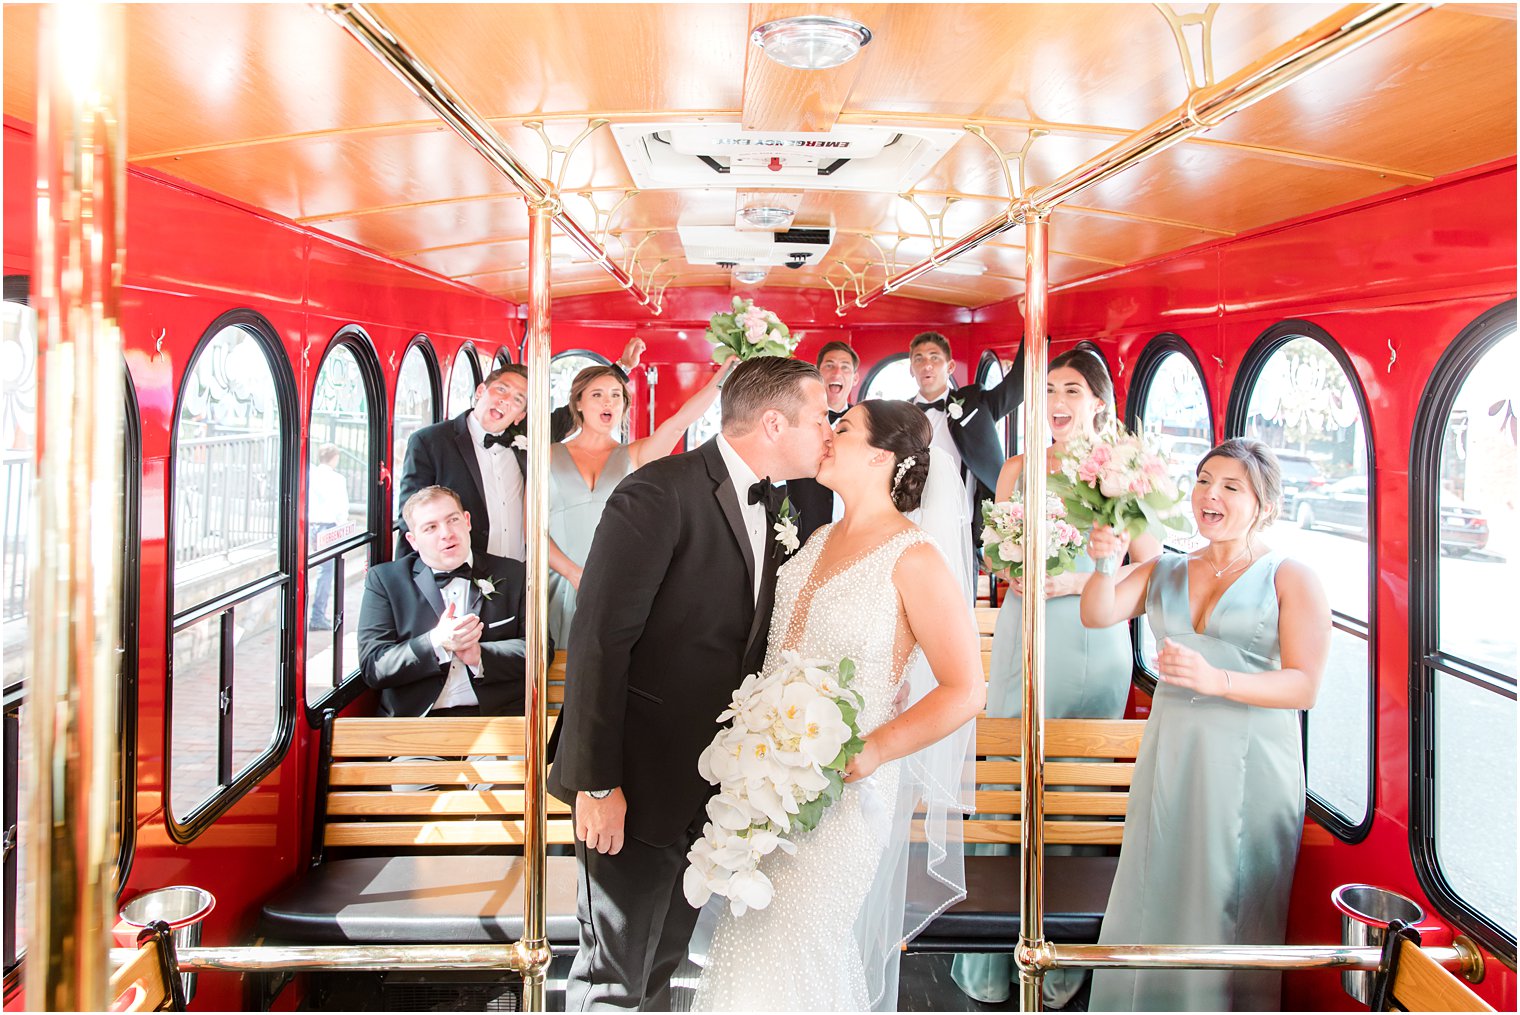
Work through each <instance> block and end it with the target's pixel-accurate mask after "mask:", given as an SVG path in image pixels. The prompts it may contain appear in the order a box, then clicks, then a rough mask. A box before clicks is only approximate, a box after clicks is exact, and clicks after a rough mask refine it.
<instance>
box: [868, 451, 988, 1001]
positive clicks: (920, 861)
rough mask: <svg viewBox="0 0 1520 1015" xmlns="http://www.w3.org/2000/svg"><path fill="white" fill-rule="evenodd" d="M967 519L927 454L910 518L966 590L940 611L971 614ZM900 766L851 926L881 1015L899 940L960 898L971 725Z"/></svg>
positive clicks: (919, 663) (893, 989)
mask: <svg viewBox="0 0 1520 1015" xmlns="http://www.w3.org/2000/svg"><path fill="white" fill-rule="evenodd" d="M968 514H969V507H968V505H967V496H966V488H965V487H964V486H963V485H962V484H961V479H960V476H959V474H958V471H957V469H956V467H955V464H954V463H953V462H952V461H951V459H950V457H949V455H948V454H946V453H945V452H944V451H941V450H939V449H937V448H936V449H934V450H932V451H931V452H930V455H929V475H928V479H927V481H926V482H925V484H924V491H923V496H922V499H921V503H920V506H919V508H918V510H917V511H915V512H912V513H911V514H909V516H908V517H909V518H911V519H912V520H913V521H915V522H917V523H918V525H919V527H920V528H922V529H923V530H924V531H925V532H927V533H928V534H929V535H930V536H931V537H933V539H934V541H935V543H936V544H937V545H938V547H939V549H940V551H941V552H942V553H943V554H944V556H945V559H946V563H947V564H949V566H950V570H951V573H952V574H953V575H954V576H955V579H956V582H957V584H958V585H959V587H960V588H961V589H963V590H964V593H965V598H964V600H963V601H961V602H948V603H944V604H943V607H942V608H943V609H944V610H946V611H949V610H970V609H971V606H972V603H973V601H974V600H973V595H974V588H975V586H974V585H973V581H974V578H975V575H976V571H975V568H974V566H973V564H972V557H971V543H970V535H971V530H970V524H971V523H970V519H969V517H968ZM914 659H915V661H914V663H913V665H912V667H911V668H910V670H909V672H908V676H907V680H908V681H909V691H908V699H907V702H906V704H905V705H904V708H905V709H906V708H908V707H911V706H912V705H913V704H915V703H916V702H918V700H919V699H921V698H922V697H923V696H924V695H926V694H928V693H929V691H931V690H932V689H933V688H934V687H935V686H936V683H937V682H936V680H935V678H934V674H933V672H932V671H931V670H930V669H929V665H928V663H927V662H926V661H925V660H924V658H923V655H922V654H921V653H915V656H914ZM903 765H904V768H903V777H902V780H901V782H900V784H899V790H898V799H897V809H896V811H895V813H896V815H897V820H896V821H895V822H894V833H893V836H892V839H891V841H890V842H889V843H888V844H887V847H886V853H885V855H884V856H883V857H882V863H881V866H880V868H879V869H878V871H877V875H876V881H875V883H874V884H873V885H872V887H871V891H870V894H869V895H868V896H867V898H866V903H865V905H864V907H862V911H861V914H860V918H859V920H858V921H857V922H856V925H855V933H856V937H857V940H858V941H859V942H860V946H861V954H862V955H863V956H864V958H865V972H866V986H867V990H868V993H869V995H870V997H871V1006H872V1008H873V1009H876V1010H880V1011H893V1010H895V1009H896V1008H897V968H898V961H899V959H900V957H901V955H902V945H903V942H905V941H908V940H911V939H912V938H913V937H915V936H916V935H917V934H918V933H919V932H920V931H922V930H923V929H924V928H925V927H927V926H928V925H929V923H930V921H932V920H933V919H934V918H935V917H936V916H938V915H939V914H940V913H942V912H944V911H945V910H946V909H948V908H949V907H951V906H953V905H955V903H957V902H959V901H960V900H961V899H963V898H965V897H966V863H965V848H964V839H963V838H962V834H961V820H962V818H963V817H964V815H966V814H970V813H971V812H972V811H973V810H974V809H975V803H976V797H975V793H976V724H975V722H974V721H973V722H967V723H966V725H964V726H962V727H961V728H960V729H958V730H956V731H955V732H954V733H952V734H950V735H949V736H948V737H945V738H944V739H943V740H940V741H939V742H938V743H935V744H931V745H930V746H928V747H926V748H924V749H923V750H921V751H919V752H918V753H916V754H913V755H910V756H909V757H907V758H906V759H904V761H903Z"/></svg>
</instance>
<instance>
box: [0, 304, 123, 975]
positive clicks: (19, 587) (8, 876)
mask: <svg viewBox="0 0 1520 1015" xmlns="http://www.w3.org/2000/svg"><path fill="white" fill-rule="evenodd" d="M28 289H29V280H28V279H27V278H26V276H6V278H5V300H4V304H3V311H4V313H3V318H0V325H3V331H0V345H3V349H4V356H3V369H4V374H3V380H4V384H3V385H0V392H3V394H0V421H3V431H4V435H5V436H4V446H3V449H0V454H3V467H0V526H3V528H0V549H3V553H4V558H5V559H4V575H5V586H4V616H3V622H0V623H3V635H4V644H5V651H4V659H5V668H4V704H5V708H4V745H5V746H4V814H3V820H4V837H5V843H6V846H5V851H4V852H5V858H4V969H5V977H6V983H7V989H9V987H10V985H11V980H12V977H13V975H16V974H19V971H20V959H21V957H22V947H21V940H22V938H23V937H24V936H25V927H24V924H23V920H24V918H25V914H26V906H27V896H28V893H29V892H30V891H31V890H32V882H31V880H30V879H29V878H28V877H27V872H26V871H25V869H24V855H25V852H26V848H25V826H24V825H23V824H22V823H21V821H20V813H21V809H22V807H23V806H25V802H26V799H27V796H28V791H27V788H26V785H25V784H26V783H27V782H28V781H29V780H28V778H27V773H26V772H25V771H23V770H22V768H21V750H20V747H21V737H22V725H21V724H22V722H23V713H24V712H25V711H26V684H27V676H28V674H27V669H26V664H27V659H28V656H27V653H26V652H25V651H24V645H25V639H26V637H27V633H28V632H27V625H28V623H29V609H28V607H29V603H30V590H29V587H28V585H29V582H30V580H31V561H30V554H31V548H32V547H33V546H35V545H36V542H35V539H34V533H33V532H32V531H31V525H32V521H33V519H32V496H33V487H34V478H35V461H36V409H37V383H38V379H39V378H38V358H37V315H36V312H35V311H34V310H33V309H32V308H31V306H30V305H29V295H28ZM122 374H123V378H124V380H125V383H124V385H123V392H124V394H123V398H124V409H125V422H126V426H125V430H124V434H123V437H124V440H123V449H122V450H123V455H122V475H121V484H120V489H121V495H122V499H121V503H120V509H121V521H122V559H121V565H122V569H121V615H120V618H119V620H120V625H121V626H120V631H119V635H118V637H119V645H120V652H119V654H118V656H117V658H118V661H119V664H120V670H119V671H118V679H119V680H120V698H119V701H118V706H119V709H120V711H119V712H118V715H117V732H118V736H119V742H120V744H121V755H120V757H119V759H118V763H119V767H118V777H117V782H116V791H117V807H118V813H119V815H120V824H121V828H120V832H121V843H120V851H119V853H118V855H117V874H118V877H117V882H118V884H124V883H125V882H126V875H127V868H128V865H129V864H130V863H131V858H132V847H133V836H132V831H133V828H134V827H135V822H134V821H133V813H134V805H135V803H136V800H135V797H134V792H135V788H136V786H135V778H134V775H135V771H136V769H135V765H136V745H137V722H136V717H137V616H138V609H137V605H138V600H137V596H138V576H139V550H140V548H141V546H142V542H141V539H140V537H139V528H138V526H139V516H140V515H141V504H142V501H141V496H140V478H141V476H142V452H141V448H142V423H141V419H140V417H139V415H138V411H137V399H136V395H135V391H134V389H133V387H132V382H131V377H130V376H129V375H128V374H127V373H126V370H125V369H123V371H122Z"/></svg>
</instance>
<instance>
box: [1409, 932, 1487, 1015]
mask: <svg viewBox="0 0 1520 1015" xmlns="http://www.w3.org/2000/svg"><path fill="white" fill-rule="evenodd" d="M1392 993H1393V997H1394V999H1395V1000H1396V1001H1398V1003H1399V1004H1400V1005H1402V1006H1403V1008H1404V1010H1405V1011H1493V1010H1494V1009H1493V1008H1490V1007H1489V1006H1488V1004H1487V1003H1486V1002H1484V1000H1483V999H1482V998H1481V997H1479V996H1478V995H1477V994H1474V993H1473V992H1472V990H1471V989H1470V988H1469V987H1468V986H1467V984H1465V983H1463V982H1462V981H1461V979H1459V978H1458V977H1457V976H1456V975H1455V974H1453V973H1452V972H1451V971H1450V970H1448V969H1447V968H1446V967H1445V966H1443V965H1441V964H1440V963H1438V962H1436V961H1435V960H1434V959H1432V958H1431V957H1430V956H1429V955H1426V954H1425V953H1424V952H1422V951H1421V950H1420V946H1419V945H1417V944H1415V943H1414V942H1413V941H1407V940H1406V941H1401V942H1400V943H1399V964H1398V970H1397V973H1396V974H1395V976H1394V978H1393V991H1392Z"/></svg>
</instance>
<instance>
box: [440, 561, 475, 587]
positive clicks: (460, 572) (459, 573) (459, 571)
mask: <svg viewBox="0 0 1520 1015" xmlns="http://www.w3.org/2000/svg"><path fill="white" fill-rule="evenodd" d="M473 577H475V569H474V568H473V567H471V566H470V562H469V561H465V562H464V563H463V564H460V565H459V566H458V567H456V568H455V569H454V570H452V571H434V572H433V581H435V582H437V583H438V587H439V588H443V587H444V586H445V585H447V584H448V583H449V582H451V581H453V580H454V579H455V578H463V579H464V580H465V581H469V580H470V579H471V578H473Z"/></svg>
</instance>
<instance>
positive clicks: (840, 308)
mask: <svg viewBox="0 0 1520 1015" xmlns="http://www.w3.org/2000/svg"><path fill="white" fill-rule="evenodd" d="M834 263H835V264H844V262H843V261H835V262H834ZM833 270H834V269H833V268H832V267H830V268H829V271H833ZM823 280H824V282H826V283H827V284H828V287H829V288H830V289H831V290H833V292H834V313H835V314H836V315H837V316H839V317H843V316H844V308H845V306H846V305H847V304H849V303H850V299H849V298H847V297H846V296H845V294H844V292H845V289H847V288H849V285H850V282H849V280H848V279H846V280H845V281H843V282H835V281H834V280H833V279H832V278H830V277H829V275H828V273H827V272H825V273H824V276H823Z"/></svg>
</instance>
